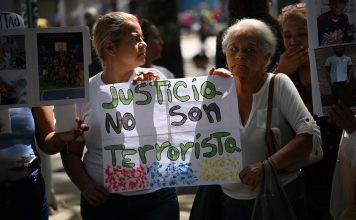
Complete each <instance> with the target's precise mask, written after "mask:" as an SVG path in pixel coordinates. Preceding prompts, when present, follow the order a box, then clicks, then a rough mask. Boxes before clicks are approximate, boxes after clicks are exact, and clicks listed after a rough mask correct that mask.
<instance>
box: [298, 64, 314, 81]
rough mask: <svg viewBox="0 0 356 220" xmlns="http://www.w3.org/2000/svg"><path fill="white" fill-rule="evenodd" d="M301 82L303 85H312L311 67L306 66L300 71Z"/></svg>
mask: <svg viewBox="0 0 356 220" xmlns="http://www.w3.org/2000/svg"><path fill="white" fill-rule="evenodd" d="M298 74H299V80H300V81H301V83H302V84H303V85H309V84H310V83H311V76H310V66H309V64H308V65H304V66H301V67H300V68H299V71H298Z"/></svg>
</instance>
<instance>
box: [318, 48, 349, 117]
mask: <svg viewBox="0 0 356 220" xmlns="http://www.w3.org/2000/svg"><path fill="white" fill-rule="evenodd" d="M314 51H315V61H316V69H317V71H316V72H317V75H318V85H319V91H320V98H321V104H322V112H323V114H327V113H328V111H329V108H330V106H332V105H333V104H336V103H337V102H338V101H339V100H341V101H342V102H343V103H344V104H346V105H347V106H349V107H350V108H351V109H352V110H355V111H356V75H355V74H356V68H355V67H356V44H347V45H344V44H337V45H333V46H325V47H318V48H316V49H315V50H314Z"/></svg>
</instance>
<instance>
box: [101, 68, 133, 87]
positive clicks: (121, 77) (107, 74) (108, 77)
mask: <svg viewBox="0 0 356 220" xmlns="http://www.w3.org/2000/svg"><path fill="white" fill-rule="evenodd" d="M132 72H133V69H127V70H121V71H119V70H113V69H111V68H107V69H105V70H104V71H103V73H102V74H101V79H102V80H103V82H104V83H105V84H114V83H122V82H127V81H129V79H130V77H131V74H132Z"/></svg>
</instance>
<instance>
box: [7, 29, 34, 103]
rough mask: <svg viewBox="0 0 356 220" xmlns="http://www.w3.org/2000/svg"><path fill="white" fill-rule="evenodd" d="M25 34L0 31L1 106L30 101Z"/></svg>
mask: <svg viewBox="0 0 356 220" xmlns="http://www.w3.org/2000/svg"><path fill="white" fill-rule="evenodd" d="M27 71H28V70H27V62H26V43H25V35H24V34H22V33H20V32H16V31H12V32H11V31H6V30H5V31H2V33H0V107H3V108H9V107H20V106H23V105H26V104H28V103H29V91H28V90H29V82H28V80H29V78H28V72H27Z"/></svg>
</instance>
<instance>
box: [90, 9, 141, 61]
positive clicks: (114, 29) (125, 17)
mask: <svg viewBox="0 0 356 220" xmlns="http://www.w3.org/2000/svg"><path fill="white" fill-rule="evenodd" d="M135 22H137V23H138V19H137V17H136V16H135V15H132V14H129V13H126V12H109V13H107V14H105V15H103V16H101V17H100V18H98V19H97V21H96V22H95V25H94V27H95V29H94V33H93V47H94V49H95V51H96V53H97V54H98V57H99V60H100V63H101V65H102V67H104V59H105V54H104V43H105V42H106V41H107V40H109V41H111V42H113V43H116V42H119V41H120V40H121V38H122V36H123V35H124V34H125V33H126V32H127V27H129V26H130V25H131V24H132V23H135Z"/></svg>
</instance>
